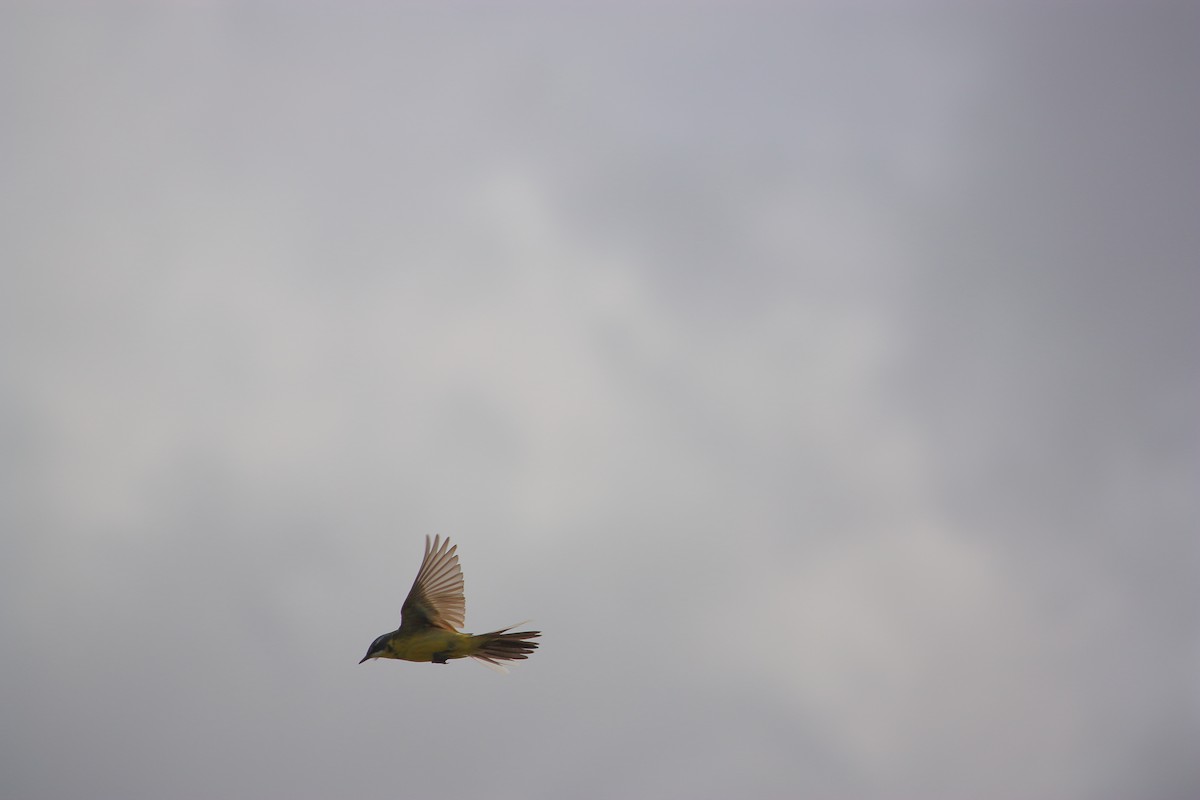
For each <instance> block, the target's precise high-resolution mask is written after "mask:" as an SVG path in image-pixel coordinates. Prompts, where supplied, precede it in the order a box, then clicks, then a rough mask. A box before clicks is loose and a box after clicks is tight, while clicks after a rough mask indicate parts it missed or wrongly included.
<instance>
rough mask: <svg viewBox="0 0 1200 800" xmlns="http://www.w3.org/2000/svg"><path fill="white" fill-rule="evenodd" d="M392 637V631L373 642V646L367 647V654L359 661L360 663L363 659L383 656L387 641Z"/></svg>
mask: <svg viewBox="0 0 1200 800" xmlns="http://www.w3.org/2000/svg"><path fill="white" fill-rule="evenodd" d="M390 637H391V634H390V633H385V634H383V635H382V636H380V637H379V638H378V639H376V640H375V641H373V642H371V646H370V647H368V648H367V654H366V655H365V656H363V657H362V661H359V662H358V663H360V664H361V663H363V661H367V660H369V659H372V658H379V657H380V656H382V655H383V652H384V650H386V649H387V642H388V639H389V638H390Z"/></svg>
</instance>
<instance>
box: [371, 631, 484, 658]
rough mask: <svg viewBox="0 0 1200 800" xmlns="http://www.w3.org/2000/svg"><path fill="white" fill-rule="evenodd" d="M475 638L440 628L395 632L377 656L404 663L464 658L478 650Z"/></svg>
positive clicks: (467, 634)
mask: <svg viewBox="0 0 1200 800" xmlns="http://www.w3.org/2000/svg"><path fill="white" fill-rule="evenodd" d="M477 638H478V637H475V636H472V635H471V634H469V633H455V632H454V631H447V630H442V629H441V628H426V629H424V630H421V631H415V632H412V633H410V632H408V631H397V632H396V633H394V634H392V638H391V639H389V640H388V643H387V649H386V650H385V651H384V652H382V653H380V654H379V655H380V656H381V657H383V658H399V659H402V660H404V661H433V658H434V656H437V657H438V658H466V657H467V656H469V655H471V654H473V653H474V652H475V651H476V650H478V649H479V643H478V642H477V641H476V639H477Z"/></svg>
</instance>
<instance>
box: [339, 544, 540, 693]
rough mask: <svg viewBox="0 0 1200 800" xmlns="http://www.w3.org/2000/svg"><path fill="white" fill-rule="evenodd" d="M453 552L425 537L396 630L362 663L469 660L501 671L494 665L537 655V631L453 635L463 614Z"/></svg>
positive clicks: (379, 641) (370, 650)
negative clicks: (381, 660) (370, 660)
mask: <svg viewBox="0 0 1200 800" xmlns="http://www.w3.org/2000/svg"><path fill="white" fill-rule="evenodd" d="M457 549H458V547H457V546H454V547H451V546H450V540H449V539H447V540H446V541H445V542H442V541H441V537H440V536H438V537H435V538H434V540H433V542H432V544H431V543H430V541H429V537H428V536H426V537H425V558H424V560H423V561H422V562H421V568H420V570H418V571H417V579H416V580H415V581H414V582H413V586H412V589H411V590H409V593H408V598H407V599H405V601H404V606H403V607H402V608H401V610H400V627H399V628H397V629H396V630H394V631H392V632H391V633H385V634H383V635H382V636H380V637H379V638H377V639H376V640H375V641H374V642H372V643H371V646H370V648H368V649H367V654H366V655H365V656H363V659H362V661H360V662H358V663H360V664H361V663H363V661H366V660H368V659H372V658H397V659H401V660H404V661H432V662H433V663H435V664H445V663H446V662H447V661H448V660H450V659H452V658H468V657H470V658H474V659H476V660H478V661H481V662H483V663H484V664H487V665H489V666H492V667H495V668H499V669H501V670H503V667H501V666H500V664H499V662H501V661H517V660H521V659H524V658H528V656H529V654H530V653H532V652H533V651H534V650H535V649H537V642H534V641H532V640H533V639H535V638H537V637H538V636H541V632H540V631H520V632H517V633H509V631H510V630H511V628H502V629H501V630H498V631H492V632H491V633H481V634H478V635H475V634H470V633H463V632H461V631H460V630H459V628H460V627H462V624H463V618H464V616H465V614H466V598H465V597H464V595H463V577H462V569H461V568H460V567H459V565H458V556H457V555H456V554H455V551H456V550H457Z"/></svg>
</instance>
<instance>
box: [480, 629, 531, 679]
mask: <svg viewBox="0 0 1200 800" xmlns="http://www.w3.org/2000/svg"><path fill="white" fill-rule="evenodd" d="M510 630H512V629H511V628H502V629H501V630H498V631H493V632H491V633H481V634H479V636H478V637H476V638H478V639H483V640H484V641H483V644H481V645H480V647H479V649H478V650H477V651H475V652H474V653H472V654H471V658H474V659H475V660H477V661H482V662H484V663H485V664H492V665H495V666H497V667H500V662H501V661H521V660H523V659H526V658H529V654H530V653H532V652H533V651H534V650H536V649H537V646H538V643H537V642H535V641H532V640H533V639H536V638H537V637H538V636H541V635H542V632H541V631H519V632H517V633H509V632H508V631H510ZM501 669H503V667H501Z"/></svg>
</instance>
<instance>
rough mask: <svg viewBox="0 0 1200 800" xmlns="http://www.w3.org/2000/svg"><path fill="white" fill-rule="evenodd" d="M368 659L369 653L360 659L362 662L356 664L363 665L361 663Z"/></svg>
mask: <svg viewBox="0 0 1200 800" xmlns="http://www.w3.org/2000/svg"><path fill="white" fill-rule="evenodd" d="M370 657H371V654H370V653H367V654H366V655H365V656H363V657H362V661H360V662H358V663H360V664H361V663H363V661H366V660H367V659H368V658H370Z"/></svg>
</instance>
